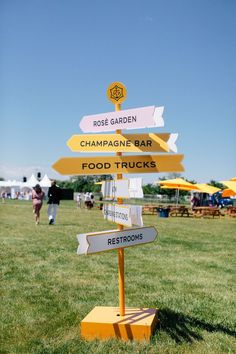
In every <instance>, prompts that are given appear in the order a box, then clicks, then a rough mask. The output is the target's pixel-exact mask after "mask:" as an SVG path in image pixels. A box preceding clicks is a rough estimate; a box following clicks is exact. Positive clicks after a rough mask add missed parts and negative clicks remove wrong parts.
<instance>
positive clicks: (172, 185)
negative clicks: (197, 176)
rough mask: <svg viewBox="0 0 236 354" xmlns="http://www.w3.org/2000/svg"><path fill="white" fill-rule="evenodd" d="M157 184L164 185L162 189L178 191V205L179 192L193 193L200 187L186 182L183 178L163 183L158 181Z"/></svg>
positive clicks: (167, 180) (177, 199)
mask: <svg viewBox="0 0 236 354" xmlns="http://www.w3.org/2000/svg"><path fill="white" fill-rule="evenodd" d="M156 183H157V184H162V185H163V186H161V188H166V189H176V204H178V201H179V191H180V190H183V191H193V190H198V191H199V189H198V187H196V185H194V184H192V183H190V182H188V181H185V180H184V179H183V178H173V179H166V180H163V181H157V182H156Z"/></svg>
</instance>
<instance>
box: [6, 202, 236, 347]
mask: <svg viewBox="0 0 236 354" xmlns="http://www.w3.org/2000/svg"><path fill="white" fill-rule="evenodd" d="M46 209H47V205H46V203H44V205H43V208H42V212H41V214H42V215H41V223H40V225H38V226H36V225H35V223H34V219H33V213H32V205H31V202H25V201H7V202H6V203H5V204H2V203H1V204H0V221H1V231H0V234H1V253H2V254H1V266H2V280H1V292H2V300H1V353H24V354H26V353H34V354H37V353H42V354H47V353H62V354H65V353H108V354H110V353H114V354H116V353H178V354H179V353H201V354H202V353H207V354H209V353H235V352H236V338H235V335H236V325H235V324H236V314H235V312H236V306H235V299H236V277H235V269H236V267H235V259H236V257H235V256H236V246H235V243H236V220H235V219H230V218H229V217H226V216H225V217H224V218H221V219H215V220H214V219H193V218H160V217H157V216H152V215H150V216H144V224H145V226H151V225H154V226H155V227H156V228H157V230H158V232H159V237H158V239H157V240H156V241H155V242H153V243H150V244H146V245H142V246H137V247H130V248H127V249H126V250H125V282H126V291H125V295H126V306H131V307H151V308H158V309H159V324H158V326H157V328H156V331H155V334H154V336H153V338H152V340H151V341H150V342H141V343H140V342H135V341H133V342H131V341H129V342H123V341H120V340H109V341H98V340H94V341H91V342H88V341H85V340H83V339H81V337H80V322H81V320H82V319H83V318H84V317H85V316H86V315H87V314H88V313H89V312H90V311H91V310H92V309H93V308H94V306H118V305H119V301H118V271H117V269H118V265H117V251H110V252H103V253H100V254H94V255H90V256H78V255H77V254H76V250H77V246H78V244H77V239H76V235H77V234H78V233H85V232H92V231H102V230H107V229H112V228H115V224H112V223H111V222H108V221H104V220H103V217H102V213H101V211H99V210H98V209H97V208H96V209H94V210H91V211H86V210H84V209H82V210H78V209H77V208H76V205H75V203H74V202H72V201H63V202H62V203H61V206H60V208H59V210H58V220H57V224H56V225H54V226H49V225H48V221H47V216H46Z"/></svg>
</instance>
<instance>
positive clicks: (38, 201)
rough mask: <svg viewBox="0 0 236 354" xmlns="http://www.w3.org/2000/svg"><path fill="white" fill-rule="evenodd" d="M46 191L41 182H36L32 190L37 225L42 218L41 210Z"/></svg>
mask: <svg viewBox="0 0 236 354" xmlns="http://www.w3.org/2000/svg"><path fill="white" fill-rule="evenodd" d="M44 195H45V193H44V191H43V190H42V188H41V187H40V185H39V184H36V186H35V187H34V188H33V191H32V202H33V211H34V214H35V223H36V225H38V224H39V220H40V210H41V208H42V205H43V198H44Z"/></svg>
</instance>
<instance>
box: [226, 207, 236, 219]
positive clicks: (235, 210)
mask: <svg viewBox="0 0 236 354" xmlns="http://www.w3.org/2000/svg"><path fill="white" fill-rule="evenodd" d="M227 214H228V215H229V216H231V217H236V206H230V207H228V208H227Z"/></svg>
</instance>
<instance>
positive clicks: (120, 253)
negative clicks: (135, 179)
mask: <svg viewBox="0 0 236 354" xmlns="http://www.w3.org/2000/svg"><path fill="white" fill-rule="evenodd" d="M115 110H116V111H120V110H121V105H120V104H119V103H116V104H115ZM116 134H121V130H116ZM116 156H122V153H121V152H117V153H116ZM122 178H123V175H122V173H118V174H117V179H122ZM117 201H118V204H123V199H122V198H118V200H117ZM117 226H118V230H123V228H124V226H123V225H120V224H118V225H117ZM118 274H119V306H120V316H124V315H125V259H124V249H123V248H119V249H118Z"/></svg>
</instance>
